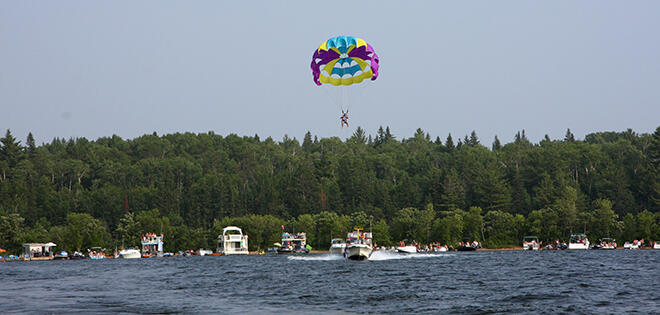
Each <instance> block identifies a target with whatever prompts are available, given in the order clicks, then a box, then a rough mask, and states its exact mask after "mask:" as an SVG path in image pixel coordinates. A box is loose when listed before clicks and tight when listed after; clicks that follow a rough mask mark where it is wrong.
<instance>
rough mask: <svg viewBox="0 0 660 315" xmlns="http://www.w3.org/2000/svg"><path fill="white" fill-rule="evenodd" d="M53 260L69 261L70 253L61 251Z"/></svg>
mask: <svg viewBox="0 0 660 315" xmlns="http://www.w3.org/2000/svg"><path fill="white" fill-rule="evenodd" d="M53 260H69V253H67V252H66V251H65V250H63V251H60V252H58V253H56V254H55V256H53Z"/></svg>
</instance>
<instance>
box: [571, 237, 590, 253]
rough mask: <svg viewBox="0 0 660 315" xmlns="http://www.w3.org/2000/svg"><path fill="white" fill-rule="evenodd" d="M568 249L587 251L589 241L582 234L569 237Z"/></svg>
mask: <svg viewBox="0 0 660 315" xmlns="http://www.w3.org/2000/svg"><path fill="white" fill-rule="evenodd" d="M568 249H589V239H588V238H587V236H586V235H584V234H582V233H577V234H573V235H571V239H570V241H569V243H568Z"/></svg>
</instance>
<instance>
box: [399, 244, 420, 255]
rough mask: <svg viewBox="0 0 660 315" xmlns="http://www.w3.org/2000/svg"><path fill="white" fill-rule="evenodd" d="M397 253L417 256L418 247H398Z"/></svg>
mask: <svg viewBox="0 0 660 315" xmlns="http://www.w3.org/2000/svg"><path fill="white" fill-rule="evenodd" d="M396 251H397V252H399V253H404V254H415V253H417V246H415V245H404V246H398V247H397V248H396Z"/></svg>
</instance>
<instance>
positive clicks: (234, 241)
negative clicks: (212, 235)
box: [217, 226, 248, 255]
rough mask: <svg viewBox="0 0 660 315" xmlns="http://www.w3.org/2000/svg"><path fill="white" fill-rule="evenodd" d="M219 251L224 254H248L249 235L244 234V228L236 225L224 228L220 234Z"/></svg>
mask: <svg viewBox="0 0 660 315" xmlns="http://www.w3.org/2000/svg"><path fill="white" fill-rule="evenodd" d="M217 252H218V253H221V254H222V255H247V254H248V236H247V235H243V230H241V229H240V228H239V227H236V226H228V227H226V228H224V229H222V235H220V236H218V250H217Z"/></svg>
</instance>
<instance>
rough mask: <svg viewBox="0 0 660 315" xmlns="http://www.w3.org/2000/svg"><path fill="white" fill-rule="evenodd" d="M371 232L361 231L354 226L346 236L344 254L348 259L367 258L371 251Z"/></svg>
mask: <svg viewBox="0 0 660 315" xmlns="http://www.w3.org/2000/svg"><path fill="white" fill-rule="evenodd" d="M373 250H374V249H373V245H372V235H371V232H363V231H362V229H360V228H355V230H354V231H353V232H350V233H348V236H347V237H346V250H345V251H344V256H345V257H346V258H347V259H350V260H367V259H369V257H371V253H372V252H373Z"/></svg>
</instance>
